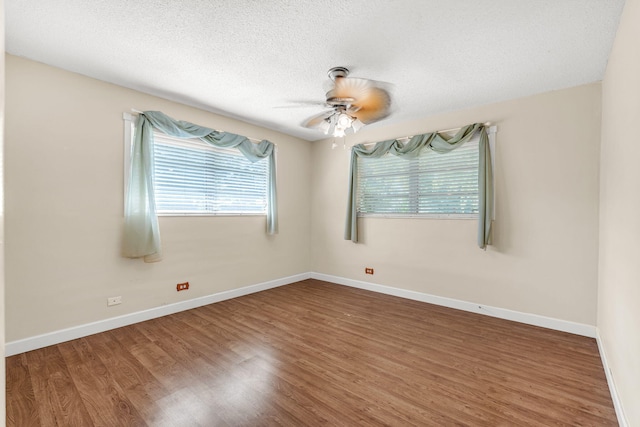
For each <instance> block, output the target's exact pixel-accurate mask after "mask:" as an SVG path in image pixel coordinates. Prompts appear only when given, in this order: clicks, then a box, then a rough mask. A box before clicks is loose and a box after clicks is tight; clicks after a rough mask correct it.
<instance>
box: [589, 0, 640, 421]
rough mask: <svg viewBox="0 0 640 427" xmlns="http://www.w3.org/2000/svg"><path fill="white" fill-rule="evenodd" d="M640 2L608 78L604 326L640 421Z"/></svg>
mask: <svg viewBox="0 0 640 427" xmlns="http://www.w3.org/2000/svg"><path fill="white" fill-rule="evenodd" d="M638 22H640V1H639V0H627V2H626V5H625V9H624V12H623V15H622V18H621V21H620V26H619V28H618V34H617V36H616V41H615V43H614V46H613V50H612V52H611V56H610V57H609V64H608V67H607V72H606V75H605V79H604V81H603V84H602V89H603V90H602V154H601V171H602V173H601V180H600V187H601V189H600V191H601V192H600V270H599V274H600V278H599V294H598V330H599V333H600V337H601V342H602V344H603V348H604V350H605V354H606V356H607V360H608V364H609V368H610V369H611V373H612V376H613V379H614V382H615V384H616V389H617V390H618V395H619V397H620V400H621V403H622V407H623V408H624V412H625V414H626V418H627V420H628V422H629V425H630V426H640V309H639V305H640V245H639V244H638V242H639V240H640V192H639V191H638V187H639V186H640V166H639V164H640V138H639V137H638V135H637V132H636V131H635V128H636V126H637V125H638V122H639V121H640V50H639V49H638V40H640V27H639V26H638Z"/></svg>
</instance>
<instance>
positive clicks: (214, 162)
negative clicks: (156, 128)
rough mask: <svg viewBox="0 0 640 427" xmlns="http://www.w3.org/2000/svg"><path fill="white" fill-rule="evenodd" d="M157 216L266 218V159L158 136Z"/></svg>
mask: <svg viewBox="0 0 640 427" xmlns="http://www.w3.org/2000/svg"><path fill="white" fill-rule="evenodd" d="M154 142H155V144H154V150H155V151H154V155H155V160H154V161H155V187H154V190H155V200H156V208H157V212H158V214H159V215H265V214H266V208H267V176H268V162H267V159H266V158H265V159H262V160H259V161H257V162H255V163H252V162H251V161H249V160H248V159H247V158H246V157H244V155H243V154H242V153H240V151H238V150H236V149H221V148H217V147H214V146H212V145H211V144H207V143H206V142H204V141H201V140H199V139H181V138H174V137H170V136H167V135H165V134H163V133H160V132H154Z"/></svg>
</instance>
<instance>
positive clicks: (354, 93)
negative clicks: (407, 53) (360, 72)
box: [327, 77, 391, 124]
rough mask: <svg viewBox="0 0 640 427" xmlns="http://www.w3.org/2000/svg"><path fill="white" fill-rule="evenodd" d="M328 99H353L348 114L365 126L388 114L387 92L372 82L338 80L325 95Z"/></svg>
mask: <svg viewBox="0 0 640 427" xmlns="http://www.w3.org/2000/svg"><path fill="white" fill-rule="evenodd" d="M330 97H335V98H351V99H353V101H352V102H350V103H349V114H350V115H352V116H353V117H356V118H357V119H358V120H360V121H361V122H362V123H365V124H369V123H373V122H376V121H378V120H382V119H384V118H385V117H387V116H388V115H389V113H390V107H391V96H390V95H389V92H387V91H386V90H385V89H383V88H382V87H381V85H380V84H378V83H377V82H375V81H373V80H367V79H359V78H350V77H343V78H338V79H336V82H335V87H334V88H333V90H331V91H329V92H328V93H327V98H328V99H329V98H330Z"/></svg>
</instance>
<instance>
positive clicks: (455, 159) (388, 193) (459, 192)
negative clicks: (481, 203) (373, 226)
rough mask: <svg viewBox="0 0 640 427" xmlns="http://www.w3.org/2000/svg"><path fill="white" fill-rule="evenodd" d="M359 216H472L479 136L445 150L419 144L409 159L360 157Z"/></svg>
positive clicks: (476, 200) (476, 202)
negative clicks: (418, 152)
mask: <svg viewBox="0 0 640 427" xmlns="http://www.w3.org/2000/svg"><path fill="white" fill-rule="evenodd" d="M357 161H358V162H359V163H358V177H357V179H358V214H359V215H360V216H369V215H370V216H374V215H383V216H384V215H387V216H434V217H442V216H445V217H448V216H454V217H475V216H476V215H477V213H478V139H477V138H475V139H473V140H471V141H469V142H467V143H466V144H464V145H463V146H462V147H460V148H457V149H455V150H453V151H450V152H448V153H445V154H439V153H436V152H433V151H431V150H428V149H426V150H423V151H422V152H421V154H420V156H419V157H418V158H416V159H413V160H406V159H402V158H400V157H397V156H393V155H389V154H388V155H386V156H383V157H381V158H365V157H359V158H358V160H357Z"/></svg>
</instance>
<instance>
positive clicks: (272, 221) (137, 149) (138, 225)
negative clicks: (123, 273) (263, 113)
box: [123, 111, 278, 262]
mask: <svg viewBox="0 0 640 427" xmlns="http://www.w3.org/2000/svg"><path fill="white" fill-rule="evenodd" d="M154 128H155V129H158V130H159V131H161V132H164V133H166V134H167V135H170V136H173V137H178V138H199V139H201V140H202V141H204V142H207V143H209V144H211V145H214V146H216V147H220V148H237V149H238V150H240V152H241V153H242V154H243V155H244V156H245V157H246V158H247V159H249V160H250V161H252V162H255V161H258V160H260V159H263V158H265V157H268V158H269V176H268V184H267V185H268V187H267V233H268V234H276V233H277V232H278V214H277V212H278V211H277V206H276V164H275V163H276V161H275V145H274V144H273V143H272V142H269V141H266V140H263V141H260V143H258V144H254V143H253V142H251V141H250V140H249V139H248V138H247V137H244V136H241V135H236V134H233V133H229V132H220V131H216V130H213V129H209V128H206V127H203V126H198V125H194V124H193V123H189V122H184V121H180V120H174V119H172V118H171V117H169V116H167V115H165V114H163V113H161V112H159V111H145V112H143V113H140V114H139V116H138V120H137V122H136V129H135V137H134V141H133V148H132V152H131V169H130V178H129V188H128V192H127V194H126V197H125V217H124V242H123V255H124V256H125V257H127V258H144V260H145V262H155V261H160V260H161V259H162V255H161V248H160V230H159V228H158V216H157V214H156V204H155V197H154V189H153V188H154V187H153V179H154V178H153V177H154V170H153V169H154V155H153V129H154Z"/></svg>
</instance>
